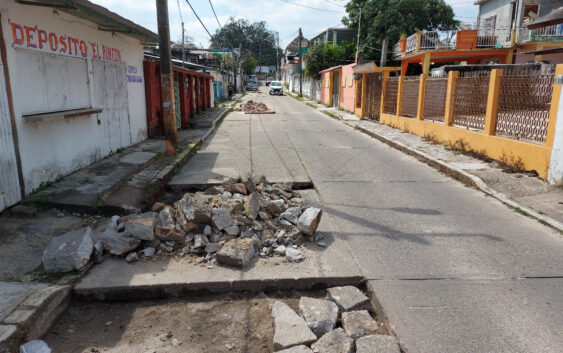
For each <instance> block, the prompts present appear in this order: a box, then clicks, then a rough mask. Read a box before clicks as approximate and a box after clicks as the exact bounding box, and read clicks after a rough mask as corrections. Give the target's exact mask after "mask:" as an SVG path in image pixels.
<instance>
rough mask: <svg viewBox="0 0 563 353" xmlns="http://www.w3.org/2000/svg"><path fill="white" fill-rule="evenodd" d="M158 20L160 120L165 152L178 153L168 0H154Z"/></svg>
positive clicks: (171, 154) (172, 154)
mask: <svg viewBox="0 0 563 353" xmlns="http://www.w3.org/2000/svg"><path fill="white" fill-rule="evenodd" d="M156 17H157V22H158V37H159V41H158V45H159V49H160V50H159V51H160V88H161V97H162V120H163V122H164V138H165V140H164V141H165V147H166V154H167V155H169V156H174V155H176V154H178V131H177V129H176V110H175V104H174V76H173V75H172V62H171V60H170V28H169V25H168V0H156Z"/></svg>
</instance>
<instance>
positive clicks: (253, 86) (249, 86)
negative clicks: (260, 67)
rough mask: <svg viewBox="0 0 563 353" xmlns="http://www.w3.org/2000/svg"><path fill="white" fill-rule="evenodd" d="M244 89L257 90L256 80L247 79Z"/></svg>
mask: <svg viewBox="0 0 563 353" xmlns="http://www.w3.org/2000/svg"><path fill="white" fill-rule="evenodd" d="M246 90H247V91H258V82H256V81H249V82H248V83H247V84H246Z"/></svg>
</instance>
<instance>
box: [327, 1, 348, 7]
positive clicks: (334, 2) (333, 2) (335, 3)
mask: <svg viewBox="0 0 563 353" xmlns="http://www.w3.org/2000/svg"><path fill="white" fill-rule="evenodd" d="M326 1H328V2H329V3H331V4H333V5H336V6H340V7H346V5H340V4H339V3H337V2H336V1H332V0H326Z"/></svg>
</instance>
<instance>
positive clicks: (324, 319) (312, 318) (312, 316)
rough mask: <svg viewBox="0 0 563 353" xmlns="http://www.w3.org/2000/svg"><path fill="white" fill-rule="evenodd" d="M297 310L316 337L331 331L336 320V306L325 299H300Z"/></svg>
mask: <svg viewBox="0 0 563 353" xmlns="http://www.w3.org/2000/svg"><path fill="white" fill-rule="evenodd" d="M299 310H300V311H301V316H303V318H304V319H305V322H307V325H308V326H309V328H310V329H311V330H312V331H313V333H314V334H315V335H317V337H321V336H322V335H324V334H325V333H327V332H330V331H332V330H333V329H334V326H335V325H336V321H337V320H338V306H337V305H336V304H335V303H333V302H331V301H330V300H327V299H316V298H309V297H301V299H300V300H299Z"/></svg>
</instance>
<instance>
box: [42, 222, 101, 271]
mask: <svg viewBox="0 0 563 353" xmlns="http://www.w3.org/2000/svg"><path fill="white" fill-rule="evenodd" d="M93 248H94V244H93V242H92V230H91V229H90V227H86V228H81V229H78V230H75V231H71V232H68V233H65V234H63V235H61V236H58V237H54V238H53V239H51V242H50V243H49V245H47V248H46V249H45V251H44V252H43V257H42V261H43V268H44V269H45V271H46V272H70V271H74V270H81V269H82V268H83V267H84V266H85V265H86V263H88V260H90V256H91V255H92V250H93Z"/></svg>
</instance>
